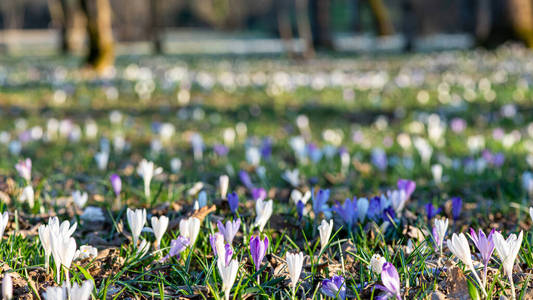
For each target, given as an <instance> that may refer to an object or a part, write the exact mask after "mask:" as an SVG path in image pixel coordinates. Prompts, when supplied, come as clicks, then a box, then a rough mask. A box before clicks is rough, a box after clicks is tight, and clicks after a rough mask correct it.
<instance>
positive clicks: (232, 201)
mask: <svg viewBox="0 0 533 300" xmlns="http://www.w3.org/2000/svg"><path fill="white" fill-rule="evenodd" d="M228 204H229V209H230V210H231V212H232V213H235V212H237V210H238V209H239V195H237V193H236V192H233V193H229V194H228Z"/></svg>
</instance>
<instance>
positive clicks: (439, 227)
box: [433, 218, 448, 254]
mask: <svg viewBox="0 0 533 300" xmlns="http://www.w3.org/2000/svg"><path fill="white" fill-rule="evenodd" d="M433 224H434V225H435V227H434V236H433V239H434V240H435V244H437V246H438V247H439V251H440V253H441V254H442V244H443V242H444V237H445V236H446V230H448V219H447V218H443V219H435V221H433ZM435 235H436V236H435Z"/></svg>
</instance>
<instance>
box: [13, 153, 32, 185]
mask: <svg viewBox="0 0 533 300" xmlns="http://www.w3.org/2000/svg"><path fill="white" fill-rule="evenodd" d="M15 169H17V172H18V173H19V175H20V177H22V178H24V179H25V180H26V181H27V182H30V181H31V159H30V158H26V159H24V160H21V161H19V162H18V163H17V164H16V165H15Z"/></svg>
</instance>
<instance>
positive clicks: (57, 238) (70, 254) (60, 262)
mask: <svg viewBox="0 0 533 300" xmlns="http://www.w3.org/2000/svg"><path fill="white" fill-rule="evenodd" d="M50 240H51V244H52V255H53V256H54V261H55V263H56V268H57V282H59V281H60V275H59V274H60V268H61V266H64V267H65V270H66V273H65V276H66V279H67V282H69V280H70V279H69V269H70V265H71V264H72V260H73V259H74V255H75V254H76V240H74V238H71V237H69V236H67V235H64V234H61V233H57V232H52V231H51V232H50Z"/></svg>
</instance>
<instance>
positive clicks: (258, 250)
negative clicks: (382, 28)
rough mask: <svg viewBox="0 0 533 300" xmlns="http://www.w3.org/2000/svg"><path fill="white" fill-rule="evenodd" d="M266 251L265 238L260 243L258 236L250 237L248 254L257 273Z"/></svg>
mask: <svg viewBox="0 0 533 300" xmlns="http://www.w3.org/2000/svg"><path fill="white" fill-rule="evenodd" d="M267 249H268V237H265V238H264V239H263V240H262V241H261V239H259V236H252V238H251V239H250V253H251V254H252V259H253V261H254V265H255V270H256V271H259V269H260V267H261V261H263V258H264V257H265V254H266V251H267Z"/></svg>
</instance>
